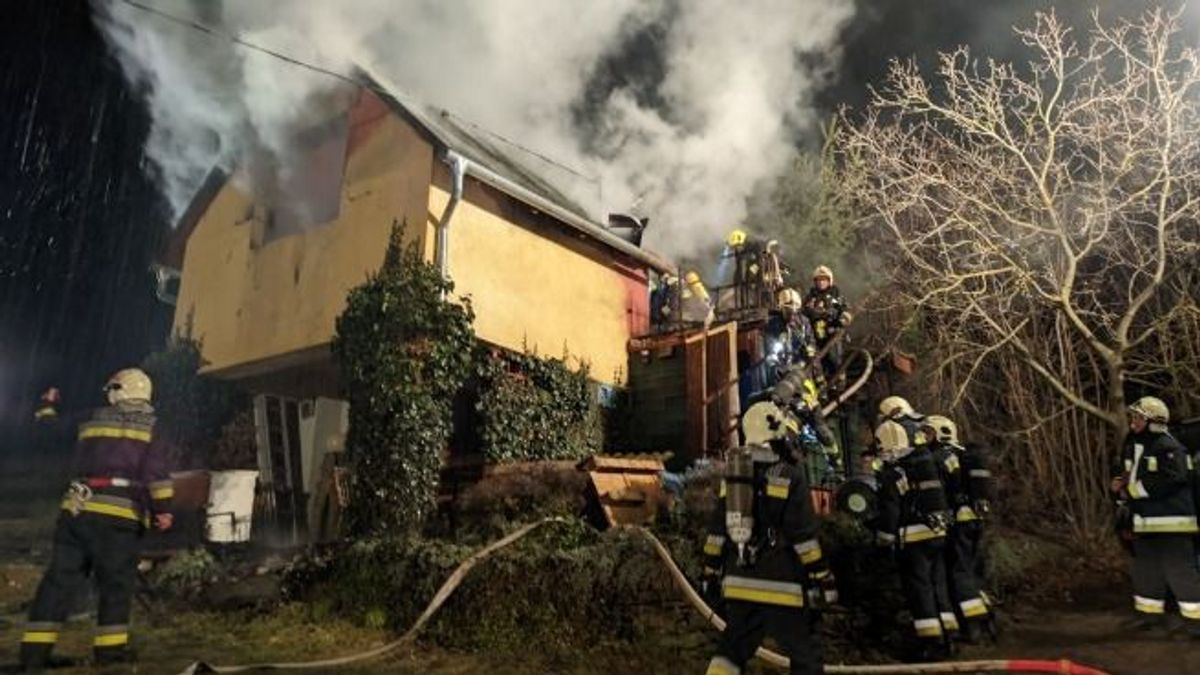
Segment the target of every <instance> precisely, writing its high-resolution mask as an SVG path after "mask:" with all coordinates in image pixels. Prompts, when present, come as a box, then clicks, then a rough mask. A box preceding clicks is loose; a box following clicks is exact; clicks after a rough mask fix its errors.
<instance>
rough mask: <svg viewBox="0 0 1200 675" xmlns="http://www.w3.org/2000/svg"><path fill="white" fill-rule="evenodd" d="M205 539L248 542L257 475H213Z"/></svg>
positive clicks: (226, 472) (242, 472)
mask: <svg viewBox="0 0 1200 675" xmlns="http://www.w3.org/2000/svg"><path fill="white" fill-rule="evenodd" d="M210 475H211V482H210V485H209V491H208V513H207V523H206V526H205V528H204V529H205V538H206V539H208V540H209V541H213V542H220V543H230V542H240V541H249V540H250V521H251V518H252V516H253V514H254V484H255V483H256V482H257V481H258V472H257V471H245V470H238V471H212V472H210Z"/></svg>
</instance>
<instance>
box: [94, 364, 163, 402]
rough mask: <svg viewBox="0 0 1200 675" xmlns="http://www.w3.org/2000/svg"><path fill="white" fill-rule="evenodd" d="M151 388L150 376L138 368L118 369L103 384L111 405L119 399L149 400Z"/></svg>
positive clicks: (119, 400)
mask: <svg viewBox="0 0 1200 675" xmlns="http://www.w3.org/2000/svg"><path fill="white" fill-rule="evenodd" d="M152 390H153V385H152V384H151V383H150V376H149V375H147V374H146V373H145V372H144V371H142V369H140V368H126V369H124V370H118V371H117V372H115V373H113V376H112V377H110V378H108V382H107V383H106V384H105V385H104V393H105V394H107V395H108V402H109V403H111V404H113V405H116V404H117V403H119V402H121V401H149V400H150V394H151V393H152Z"/></svg>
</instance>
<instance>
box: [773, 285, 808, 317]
mask: <svg viewBox="0 0 1200 675" xmlns="http://www.w3.org/2000/svg"><path fill="white" fill-rule="evenodd" d="M777 301H778V303H779V308H780V309H790V310H793V311H796V312H799V311H800V309H801V308H803V307H804V298H802V297H800V292H799V291H797V290H796V289H794V288H785V289H783V290H781V291H779V296H778V298H777Z"/></svg>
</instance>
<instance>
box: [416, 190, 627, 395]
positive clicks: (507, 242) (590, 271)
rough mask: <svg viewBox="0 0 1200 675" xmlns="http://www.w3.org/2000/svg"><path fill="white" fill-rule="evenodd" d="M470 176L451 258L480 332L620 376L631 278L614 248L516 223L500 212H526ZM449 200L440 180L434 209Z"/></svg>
mask: <svg viewBox="0 0 1200 675" xmlns="http://www.w3.org/2000/svg"><path fill="white" fill-rule="evenodd" d="M439 173H440V172H439ZM438 183H439V184H442V181H440V180H439V181H438ZM467 183H468V184H467V189H466V198H465V199H464V200H462V201H461V202H460V203H459V205H458V208H457V209H456V210H455V212H454V216H453V219H452V221H451V226H450V247H449V249H450V255H449V264H450V278H451V279H453V280H454V286H455V288H454V292H455V294H456V295H467V296H470V298H471V303H472V305H473V307H474V309H475V333H476V334H477V335H478V336H479V337H480V338H482V339H484V340H487V341H488V342H491V343H493V344H496V345H499V346H501V347H505V348H507V349H513V350H517V351H520V350H521V349H522V348H523V347H524V346H528V348H530V349H536V350H537V352H538V353H540V354H543V355H545V356H554V357H559V356H562V354H563V349H564V348H565V349H566V351H567V352H568V353H569V354H570V355H571V356H573V357H577V358H578V357H583V358H585V359H586V360H588V361H589V362H590V363H591V377H592V378H593V379H595V380H598V381H600V382H606V383H610V384H623V383H624V381H625V371H626V363H627V359H628V356H627V351H626V344H627V342H628V340H629V338H630V337H631V336H630V335H629V317H628V315H627V310H628V306H629V284H630V280H629V278H628V277H627V275H625V274H624V273H622V272H621V271H620V270H618V269H616V268H615V267H614V266H613V265H612V264H611V254H607V253H605V252H604V251H603V250H602V249H598V247H596V246H594V245H586V244H583V243H582V242H580V243H578V244H576V243H574V242H572V241H571V240H570V237H564V236H562V235H558V236H547V235H549V234H553V233H548V232H544V231H543V232H538V231H536V230H537V228H536V227H534V228H531V227H528V226H522V225H514V224H513V223H512V222H509V221H508V220H506V219H505V218H504V217H501V216H500V215H498V214H499V213H504V214H505V216H507V217H508V218H512V219H515V220H523V218H522V217H521V213H520V209H519V208H513V205H512V204H505V203H504V202H505V201H506V200H507V198H504V197H502V196H501V195H499V194H498V193H496V192H495V191H494V190H491V189H490V188H484V187H483V186H481V185H480V184H478V183H476V182H475V181H474V180H472V179H470V178H468V181H467ZM443 185H444V184H443ZM448 200H449V193H448V191H447V190H446V189H445V188H444V187H443V186H439V185H435V186H434V187H433V188H432V189H431V190H430V193H429V211H430V213H432V214H441V213H442V211H443V210H444V209H445V206H446V203H447V201H448Z"/></svg>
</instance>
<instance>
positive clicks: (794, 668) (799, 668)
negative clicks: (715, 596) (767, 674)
mask: <svg viewBox="0 0 1200 675" xmlns="http://www.w3.org/2000/svg"><path fill="white" fill-rule="evenodd" d="M725 613H726V616H725V620H726V625H725V630H724V631H723V632H722V633H721V639H720V641H719V642H718V643H717V655H716V656H715V657H714V658H713V660H712V661H711V662H709V665H708V675H737V674H738V673H740V672H742V669H743V668H745V667H746V663H747V662H748V661H749V660H750V657H752V656H754V652H755V651H756V650H757V649H758V647H759V645H761V644H762V641H763V638H764V637H770V638H771V639H772V640H774V641H775V642H776V644H778V645H779V648H780V649H782V650H783V653H784V655H785V656H787V657H788V659H789V660H790V661H791V668H790V669H789V670H788V672H789V673H792V675H819V674H820V673H821V672H822V671H823V670H824V667H823V666H822V663H823V659H822V656H821V638H820V633H819V632H818V631H817V614H816V613H815V612H813V611H812V610H810V609H804V608H801V607H782V606H779V605H765V604H759V603H755V602H743V601H740V600H731V601H728V602H726V604H725Z"/></svg>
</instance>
